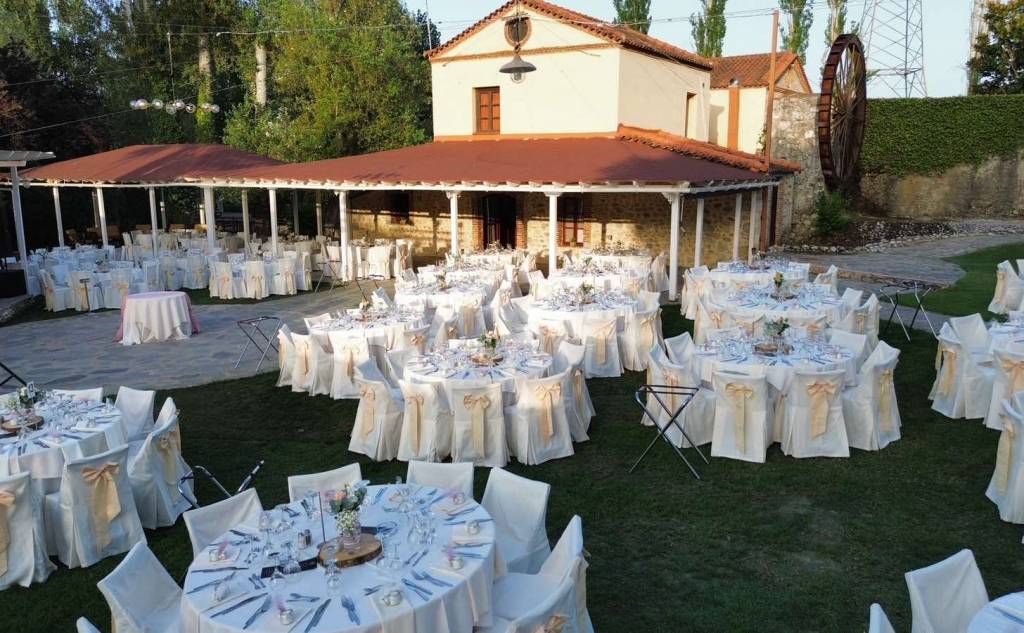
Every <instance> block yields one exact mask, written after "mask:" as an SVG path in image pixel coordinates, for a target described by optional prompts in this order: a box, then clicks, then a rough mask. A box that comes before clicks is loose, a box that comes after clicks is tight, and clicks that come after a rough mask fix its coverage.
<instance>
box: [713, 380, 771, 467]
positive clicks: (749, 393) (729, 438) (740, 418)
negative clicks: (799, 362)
mask: <svg viewBox="0 0 1024 633" xmlns="http://www.w3.org/2000/svg"><path fill="white" fill-rule="evenodd" d="M711 382H712V386H713V388H714V392H715V425H714V430H713V432H712V438H711V455H712V456H715V457H731V458H733V459H739V460H743V461H748V462H758V463H762V464H763V463H764V460H765V455H766V453H767V450H768V444H769V439H770V438H771V431H772V415H771V414H772V410H771V407H770V406H769V396H768V381H767V379H766V378H765V377H764V376H744V375H740V374H734V373H731V372H715V373H714V375H713V376H712V378H711Z"/></svg>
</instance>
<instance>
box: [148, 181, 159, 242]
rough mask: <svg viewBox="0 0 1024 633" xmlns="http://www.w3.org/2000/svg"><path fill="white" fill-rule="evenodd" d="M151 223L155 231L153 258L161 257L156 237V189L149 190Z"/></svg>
mask: <svg viewBox="0 0 1024 633" xmlns="http://www.w3.org/2000/svg"><path fill="white" fill-rule="evenodd" d="M149 221H150V223H151V224H150V228H151V229H152V231H153V257H160V244H159V241H158V240H157V237H156V188H154V187H150V188H149Z"/></svg>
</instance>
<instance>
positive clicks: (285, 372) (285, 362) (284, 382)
mask: <svg viewBox="0 0 1024 633" xmlns="http://www.w3.org/2000/svg"><path fill="white" fill-rule="evenodd" d="M277 365H278V367H279V369H278V374H277V385H276V386H278V387H288V386H291V384H292V374H293V373H294V372H295V345H294V344H293V343H292V331H291V330H290V329H288V326H287V325H285V324H284V323H282V324H281V327H280V328H279V329H278V330H277Z"/></svg>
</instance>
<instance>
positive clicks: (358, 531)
mask: <svg viewBox="0 0 1024 633" xmlns="http://www.w3.org/2000/svg"><path fill="white" fill-rule="evenodd" d="M362 531H363V526H362V525H361V524H360V522H359V511H358V510H342V511H341V512H340V513H338V537H339V539H340V540H341V546H342V548H344V549H346V550H350V551H351V550H354V549H356V548H357V547H359V543H360V541H361V540H362Z"/></svg>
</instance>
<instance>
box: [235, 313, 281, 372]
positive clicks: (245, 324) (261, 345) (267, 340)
mask: <svg viewBox="0 0 1024 633" xmlns="http://www.w3.org/2000/svg"><path fill="white" fill-rule="evenodd" d="M267 321H271V322H273V326H274V329H273V330H272V331H271V332H270V334H269V335H268V334H267V333H265V332H264V331H263V323H264V322H267ZM235 325H237V326H238V329H240V330H242V333H243V334H245V338H246V339H248V340H247V341H246V342H245V347H243V348H242V353H241V354H239V355H238V360H236V361H235V369H238V366H239V365H240V364H241V363H242V358H243V357H244V356H245V352H246V351H248V349H249V346H250V345H255V346H256V349H258V350H260V352H261V354H260V360H259V362H258V363H256V371H257V372H259V370H260V366H261V365H263V359H265V358H266V357H267V353H268V352H269V351H270V350H271V349H273V350H274V351H275V352H276V351H277V346H276V345H274V337H275V336H277V331H278V330H279V329H281V326H282V325H284V322H283V321H282V320H281V319H279V318H278V317H275V316H261V317H256V318H253V319H243V320H241V321H235ZM257 336H259V337H260V338H261V339H262V341H260V340H257V338H256V337H257Z"/></svg>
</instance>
